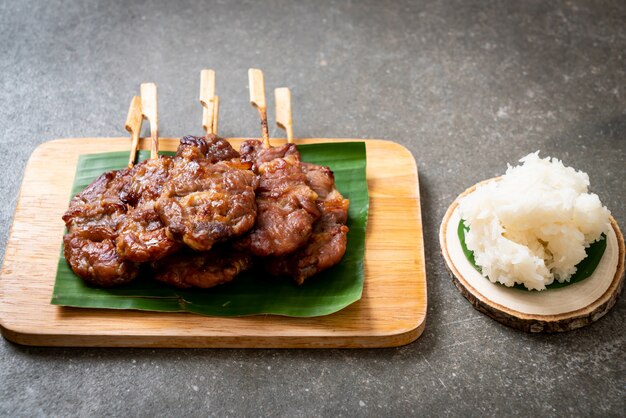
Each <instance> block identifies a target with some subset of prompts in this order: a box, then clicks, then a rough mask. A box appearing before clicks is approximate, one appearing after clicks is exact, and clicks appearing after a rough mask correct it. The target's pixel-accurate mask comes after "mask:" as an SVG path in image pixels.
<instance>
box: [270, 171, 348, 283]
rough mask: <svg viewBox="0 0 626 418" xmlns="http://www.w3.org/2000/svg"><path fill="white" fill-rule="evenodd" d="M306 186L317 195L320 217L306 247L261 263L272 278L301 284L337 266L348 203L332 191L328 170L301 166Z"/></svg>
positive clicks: (344, 237) (344, 236)
mask: <svg viewBox="0 0 626 418" xmlns="http://www.w3.org/2000/svg"><path fill="white" fill-rule="evenodd" d="M301 168H302V171H303V173H305V175H306V178H307V183H308V184H309V186H310V187H311V189H313V190H314V191H315V192H316V193H317V195H318V197H319V198H318V200H317V207H318V209H319V211H320V212H321V217H320V218H319V219H318V220H317V221H316V222H315V224H314V225H313V232H312V234H311V236H310V238H309V240H308V241H307V242H306V244H305V245H304V246H303V247H302V248H300V249H298V250H297V251H295V252H293V253H291V254H287V255H285V256H282V257H269V258H267V259H266V260H264V261H265V262H264V265H265V268H266V269H267V270H268V271H269V272H270V273H271V274H273V275H275V276H282V275H288V276H291V277H293V278H294V280H295V281H296V283H298V284H302V283H304V281H305V280H306V279H307V278H309V277H311V276H313V275H314V274H316V273H318V272H320V271H322V270H325V269H327V268H329V267H332V266H334V265H335V264H337V263H338V262H339V261H340V260H341V258H342V257H343V255H344V253H345V252H346V245H347V242H348V236H347V234H348V227H347V226H346V225H345V224H346V221H347V219H348V206H349V201H348V200H347V199H344V198H343V196H342V195H341V193H339V191H337V189H336V188H335V179H334V175H333V172H332V171H331V170H330V168H328V167H324V166H319V165H316V164H310V163H301Z"/></svg>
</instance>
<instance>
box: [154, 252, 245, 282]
mask: <svg viewBox="0 0 626 418" xmlns="http://www.w3.org/2000/svg"><path fill="white" fill-rule="evenodd" d="M251 265H252V255H251V254H250V253H248V252H245V251H237V250H235V249H233V248H230V247H229V246H226V247H220V248H218V247H217V246H216V247H214V248H213V249H211V251H203V252H196V251H192V250H183V251H181V252H179V253H176V254H174V255H171V256H169V257H166V258H164V259H162V260H160V261H157V262H155V263H152V268H153V269H154V278H155V279H156V280H158V281H160V282H164V283H167V284H170V285H172V286H176V287H179V288H183V289H185V288H189V287H200V288H203V289H207V288H209V287H213V286H217V285H219V284H223V283H226V282H229V281H231V280H233V279H234V278H235V276H237V275H238V274H239V273H241V272H243V271H245V270H248V269H249V268H250V266H251Z"/></svg>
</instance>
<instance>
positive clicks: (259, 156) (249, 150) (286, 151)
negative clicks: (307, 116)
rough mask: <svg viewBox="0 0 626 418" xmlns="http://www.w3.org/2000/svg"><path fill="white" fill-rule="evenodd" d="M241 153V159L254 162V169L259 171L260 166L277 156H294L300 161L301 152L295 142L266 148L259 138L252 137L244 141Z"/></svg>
mask: <svg viewBox="0 0 626 418" xmlns="http://www.w3.org/2000/svg"><path fill="white" fill-rule="evenodd" d="M239 151H240V153H241V161H247V162H250V163H252V170H253V171H254V172H256V173H258V172H259V167H260V166H261V165H262V164H264V163H268V162H270V161H272V160H275V159H276V158H285V157H293V159H294V160H297V161H300V153H299V152H298V148H296V145H295V144H284V145H281V146H279V147H270V148H265V147H264V146H263V143H262V142H261V141H259V140H255V139H250V140H248V141H244V142H243V143H242V144H241V147H240V149H239Z"/></svg>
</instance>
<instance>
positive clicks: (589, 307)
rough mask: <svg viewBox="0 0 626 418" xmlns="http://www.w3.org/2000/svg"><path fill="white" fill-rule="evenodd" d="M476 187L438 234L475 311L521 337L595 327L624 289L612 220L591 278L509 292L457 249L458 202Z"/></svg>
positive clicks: (619, 239)
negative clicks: (461, 202) (526, 334)
mask: <svg viewBox="0 0 626 418" xmlns="http://www.w3.org/2000/svg"><path fill="white" fill-rule="evenodd" d="M487 181H490V180H487ZM487 181H485V182H483V183H486V182H487ZM479 184H482V183H479ZM476 186H477V185H475V186H472V187H470V188H469V189H467V190H466V191H465V192H463V193H462V194H461V195H459V197H457V199H456V200H455V201H454V202H453V203H452V205H450V207H449V208H448V211H447V212H446V215H445V216H444V218H443V221H442V223H441V228H440V230H439V241H440V245H441V252H442V254H443V257H444V259H445V261H446V264H447V267H448V269H449V270H450V273H451V276H452V280H453V282H454V284H455V285H456V287H457V288H458V289H459V291H460V292H461V294H463V296H465V298H466V299H467V300H469V301H470V303H471V304H472V305H473V306H474V308H476V309H477V310H479V311H480V312H482V313H484V314H486V315H488V316H490V317H491V318H493V319H495V320H496V321H498V322H501V323H503V324H505V325H508V326H510V327H513V328H517V329H520V330H522V331H526V332H563V331H571V330H573V329H576V328H580V327H584V326H586V325H589V324H591V323H592V322H594V321H597V320H598V319H600V318H602V317H603V316H604V315H605V314H606V313H607V312H608V311H609V310H610V309H611V308H612V307H613V305H615V302H616V301H617V298H618V296H619V294H620V293H621V291H622V288H623V286H624V256H625V253H626V251H625V250H624V237H623V235H622V232H621V231H620V229H619V226H618V225H617V222H616V221H615V219H614V218H613V217H611V218H610V221H611V229H610V230H609V232H608V233H607V237H606V239H607V246H606V250H605V252H604V255H603V256H602V259H601V261H600V263H599V264H598V267H597V268H596V270H595V271H594V272H593V274H592V275H591V276H589V277H588V278H586V279H584V280H581V281H580V282H577V283H574V284H571V285H569V286H565V287H562V288H557V289H549V290H543V291H527V290H520V289H516V288H510V287H506V286H503V285H501V284H495V283H492V282H491V281H489V280H488V279H487V278H485V277H483V276H482V275H481V274H480V273H479V272H478V271H477V270H476V269H475V268H474V266H472V264H471V263H470V262H469V261H468V260H467V258H466V257H465V254H464V253H463V250H462V248H461V243H460V240H459V237H458V233H457V231H458V225H459V221H460V215H459V210H458V202H459V200H460V199H461V198H462V197H464V196H466V195H468V194H469V193H471V192H473V191H474V190H475V189H476Z"/></svg>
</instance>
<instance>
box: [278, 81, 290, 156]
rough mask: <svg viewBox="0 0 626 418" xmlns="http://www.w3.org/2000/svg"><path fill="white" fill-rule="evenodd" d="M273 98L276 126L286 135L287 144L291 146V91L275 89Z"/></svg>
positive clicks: (285, 88)
mask: <svg viewBox="0 0 626 418" xmlns="http://www.w3.org/2000/svg"><path fill="white" fill-rule="evenodd" d="M274 98H275V102H276V125H278V127H279V128H280V129H282V130H284V131H285V132H286V133H287V142H288V143H290V144H293V123H292V121H291V91H289V89H288V88H287V87H281V88H278V89H275V90H274Z"/></svg>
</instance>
